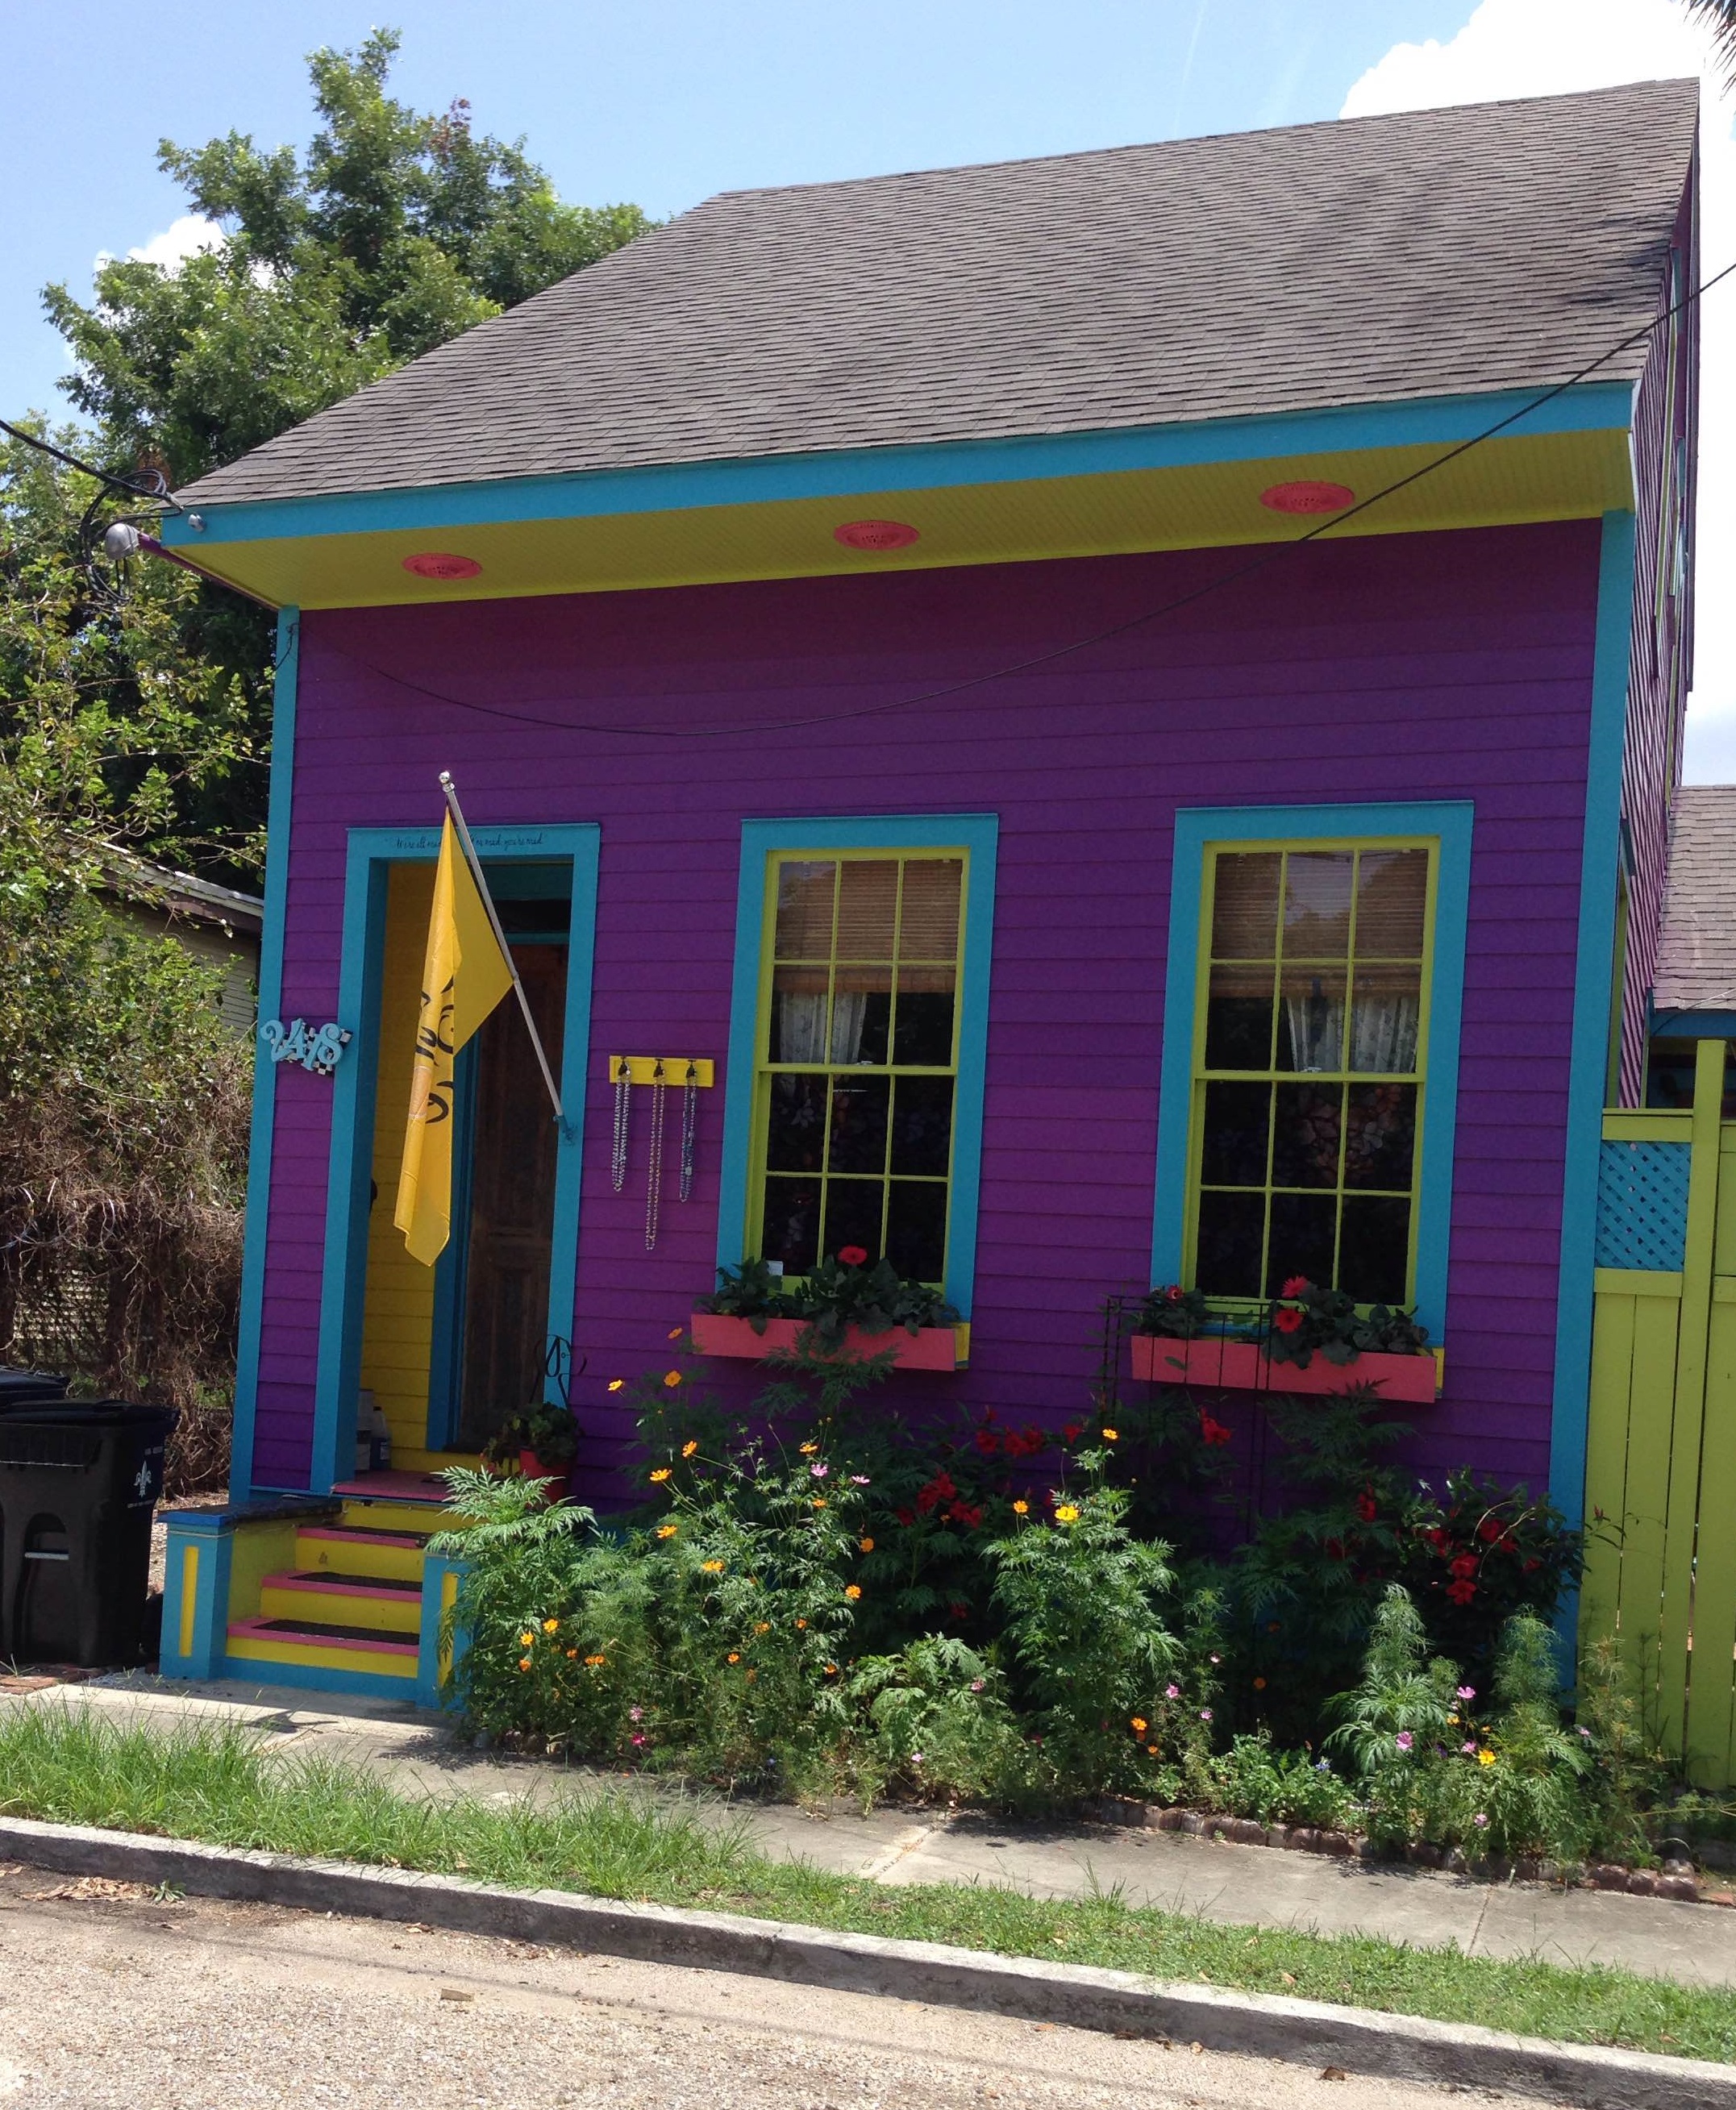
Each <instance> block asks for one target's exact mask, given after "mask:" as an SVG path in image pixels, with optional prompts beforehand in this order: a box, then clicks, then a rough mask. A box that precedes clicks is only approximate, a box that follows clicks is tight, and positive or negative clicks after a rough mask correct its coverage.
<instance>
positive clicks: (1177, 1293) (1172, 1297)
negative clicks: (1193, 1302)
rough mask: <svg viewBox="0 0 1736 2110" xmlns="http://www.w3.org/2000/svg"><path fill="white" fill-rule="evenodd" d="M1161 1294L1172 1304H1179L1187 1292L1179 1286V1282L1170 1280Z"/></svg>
mask: <svg viewBox="0 0 1736 2110" xmlns="http://www.w3.org/2000/svg"><path fill="white" fill-rule="evenodd" d="M1163 1294H1164V1296H1165V1297H1167V1299H1168V1300H1169V1302H1171V1303H1172V1304H1179V1303H1180V1302H1181V1300H1182V1298H1183V1297H1185V1296H1186V1294H1187V1292H1186V1291H1185V1289H1184V1288H1182V1287H1181V1284H1180V1283H1179V1282H1172V1283H1171V1284H1170V1285H1169V1287H1168V1288H1167V1289H1166V1290H1165V1291H1164V1293H1163Z"/></svg>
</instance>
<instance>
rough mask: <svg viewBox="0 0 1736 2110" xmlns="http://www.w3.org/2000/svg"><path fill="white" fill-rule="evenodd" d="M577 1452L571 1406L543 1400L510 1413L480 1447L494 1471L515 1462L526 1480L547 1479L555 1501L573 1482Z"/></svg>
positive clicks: (576, 1430)
mask: <svg viewBox="0 0 1736 2110" xmlns="http://www.w3.org/2000/svg"><path fill="white" fill-rule="evenodd" d="M577 1455H578V1422H577V1421H575V1420H574V1419H573V1414H572V1410H571V1409H570V1408H568V1407H564V1406H553V1405H551V1404H550V1403H549V1402H548V1401H539V1402H538V1403H537V1404H536V1405H534V1406H526V1407H521V1408H520V1409H519V1411H518V1412H517V1413H516V1414H510V1415H508V1416H507V1417H506V1419H505V1421H504V1422H502V1423H501V1426H500V1429H498V1431H497V1432H496V1433H495V1434H494V1435H493V1436H492V1437H490V1438H489V1439H488V1442H487V1444H486V1446H485V1447H483V1462H484V1464H486V1465H492V1467H493V1468H494V1469H495V1470H496V1472H503V1471H510V1469H512V1467H513V1466H514V1465H516V1466H517V1467H518V1469H519V1471H520V1472H521V1473H522V1474H524V1477H525V1478H526V1479H527V1480H546V1481H547V1482H548V1483H549V1486H548V1488H547V1490H546V1492H547V1495H548V1498H549V1500H550V1501H557V1502H558V1501H560V1500H561V1499H562V1498H563V1497H564V1496H565V1494H566V1492H567V1489H568V1487H569V1486H570V1485H571V1484H572V1479H573V1459H574V1458H575V1457H576V1456H577Z"/></svg>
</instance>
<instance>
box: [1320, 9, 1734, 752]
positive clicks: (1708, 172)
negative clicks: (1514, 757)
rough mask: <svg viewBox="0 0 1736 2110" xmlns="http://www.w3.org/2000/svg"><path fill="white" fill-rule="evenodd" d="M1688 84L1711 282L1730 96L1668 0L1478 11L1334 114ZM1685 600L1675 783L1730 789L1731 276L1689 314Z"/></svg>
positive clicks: (1379, 65) (1727, 156) (1730, 151)
mask: <svg viewBox="0 0 1736 2110" xmlns="http://www.w3.org/2000/svg"><path fill="white" fill-rule="evenodd" d="M1683 74H1697V75H1699V76H1700V79H1701V83H1702V96H1703V97H1704V101H1703V103H1702V113H1703V114H1702V122H1701V134H1700V158H1701V187H1702V206H1703V211H1702V222H1701V230H1700V264H1701V270H1702V276H1704V277H1706V278H1711V277H1712V276H1713V275H1714V274H1716V273H1717V272H1719V271H1721V270H1722V269H1724V267H1725V265H1726V264H1729V263H1730V262H1732V261H1733V260H1736V134H1733V121H1736V97H1733V96H1732V94H1731V93H1730V91H1729V88H1728V86H1727V85H1726V83H1725V74H1724V70H1723V67H1722V65H1721V63H1720V61H1718V60H1717V59H1716V57H1714V55H1713V52H1712V48H1711V34H1710V33H1709V31H1708V30H1707V29H1706V28H1705V27H1704V26H1703V25H1702V24H1701V23H1699V22H1697V21H1696V20H1693V19H1691V18H1690V17H1689V16H1688V11H1687V9H1686V7H1684V6H1683V5H1682V4H1681V0H1481V4H1480V6H1478V7H1477V8H1476V9H1475V12H1474V13H1473V14H1472V15H1471V18H1470V20H1468V21H1467V22H1466V25H1465V26H1464V28H1463V29H1461V30H1460V31H1459V33H1458V34H1457V36H1455V37H1451V38H1448V40H1447V41H1446V42H1445V43H1438V42H1437V41H1436V40H1435V38H1430V39H1429V40H1428V42H1427V43H1421V44H1394V46H1393V48H1392V49H1391V50H1390V51H1389V52H1387V53H1386V55H1385V57H1384V58H1381V59H1380V60H1379V61H1377V62H1376V64H1375V65H1373V66H1371V67H1370V68H1369V69H1368V70H1367V73H1365V74H1364V75H1362V79H1360V80H1358V81H1357V82H1356V83H1355V84H1354V85H1353V87H1352V88H1351V90H1350V93H1348V95H1347V96H1346V97H1344V108H1343V110H1342V111H1340V112H1339V115H1340V116H1344V117H1364V116H1368V115H1371V114H1372V113H1374V112H1375V111H1383V110H1421V109H1427V108H1429V107H1430V106H1433V105H1436V104H1441V103H1451V102H1495V101H1498V100H1499V99H1500V98H1501V97H1503V96H1517V95H1558V94H1561V93H1566V92H1568V91H1571V90H1573V89H1577V88H1613V87H1616V86H1617V85H1618V84H1620V83H1621V82H1623V81H1629V80H1656V79H1664V78H1667V77H1669V76H1670V75H1683ZM1700 332H1701V343H1700V354H1701V365H1700V373H1701V382H1702V388H1701V400H1700V492H1699V500H1700V504H1699V520H1698V548H1697V557H1698V576H1697V585H1698V595H1697V607H1696V618H1695V620H1696V627H1697V638H1696V641H1695V666H1694V687H1693V695H1692V697H1691V698H1690V700H1689V704H1688V776H1689V777H1692V778H1694V779H1696V780H1697V781H1700V782H1702V783H1707V782H1713V781H1720V780H1733V781H1736V592H1733V591H1732V586H1733V584H1736V278H1729V279H1726V280H1725V283H1724V284H1723V285H1721V286H1720V287H1718V288H1716V290H1715V291H1714V292H1711V293H1709V294H1708V295H1707V299H1706V304H1705V306H1704V307H1703V308H1702V310H1701V316H1700Z"/></svg>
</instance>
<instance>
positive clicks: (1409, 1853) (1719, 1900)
mask: <svg viewBox="0 0 1736 2110" xmlns="http://www.w3.org/2000/svg"><path fill="white" fill-rule="evenodd" d="M1087 1811H1088V1814H1090V1816H1092V1817H1094V1818H1095V1819H1096V1820H1097V1822H1099V1824H1118V1825H1122V1826H1125V1827H1127V1828H1128V1829H1129V1830H1131V1831H1139V1830H1142V1829H1143V1830H1145V1831H1150V1832H1186V1833H1188V1834H1189V1835H1190V1836H1191V1837H1194V1838H1196V1839H1222V1840H1224V1841H1226V1842H1227V1843H1228V1844H1229V1845H1232V1846H1274V1847H1278V1848H1280V1849H1282V1850H1285V1851H1287V1852H1289V1853H1292V1854H1330V1856H1332V1857H1333V1858H1334V1859H1337V1860H1342V1861H1366V1862H1371V1863H1376V1865H1385V1866H1387V1867H1390V1866H1392V1865H1393V1863H1395V1862H1401V1861H1402V1862H1405V1863H1408V1864H1409V1865H1410V1866H1411V1867H1412V1868H1435V1869H1441V1870H1444V1872H1446V1873H1447V1874H1448V1875H1453V1876H1469V1877H1471V1878H1472V1879H1473V1880H1476V1881H1486V1882H1502V1883H1504V1882H1507V1881H1510V1880H1511V1881H1515V1882H1521V1883H1577V1884H1581V1885H1583V1886H1585V1887H1586V1888H1587V1889H1590V1890H1625V1891H1626V1892H1627V1893H1628V1894H1629V1895H1630V1896H1632V1897H1640V1898H1675V1899H1679V1900H1681V1902H1683V1903H1684V1904H1711V1905H1736V1892H1732V1891H1730V1890H1702V1889H1701V1887H1700V1886H1699V1884H1698V1883H1697V1881H1695V1880H1694V1878H1693V1877H1692V1876H1691V1875H1681V1874H1679V1873H1677V1872H1675V1871H1674V1870H1671V1869H1668V1868H1666V1869H1655V1868H1622V1867H1620V1866H1619V1865H1618V1864H1617V1863H1614V1862H1593V1863H1592V1864H1591V1865H1590V1866H1589V1867H1588V1868H1571V1869H1570V1868H1563V1867H1561V1865H1560V1864H1559V1863H1556V1862H1553V1861H1544V1860H1539V1859H1536V1858H1534V1857H1533V1856H1531V1855H1529V1854H1525V1855H1521V1857H1520V1858H1519V1859H1517V1860H1515V1861H1504V1860H1498V1859H1493V1858H1492V1859H1489V1860H1486V1861H1468V1860H1466V1858H1465V1856H1464V1855H1463V1854H1462V1853H1460V1852H1459V1850H1458V1849H1457V1847H1453V1848H1442V1847H1439V1846H1410V1847H1407V1848H1406V1850H1405V1851H1404V1853H1403V1854H1402V1855H1401V1854H1394V1853H1391V1852H1389V1850H1387V1849H1386V1848H1385V1847H1382V1846H1376V1845H1374V1843H1373V1842H1372V1841H1370V1840H1367V1839H1363V1838H1359V1837H1358V1836H1357V1835H1356V1834H1354V1833H1353V1832H1322V1831H1316V1830H1314V1829H1312V1827H1309V1826H1307V1825H1299V1824H1262V1823H1261V1822H1260V1821H1259V1820H1258V1818H1253V1817H1214V1816H1211V1815H1209V1814H1208V1813H1203V1812H1201V1811H1199V1810H1197V1809H1172V1808H1170V1807H1169V1806H1168V1805H1167V1804H1163V1803H1156V1802H1140V1801H1139V1800H1136V1799H1135V1797H1133V1796H1131V1795H1104V1796H1101V1797H1099V1800H1097V1801H1095V1802H1094V1803H1091V1804H1088V1805H1087Z"/></svg>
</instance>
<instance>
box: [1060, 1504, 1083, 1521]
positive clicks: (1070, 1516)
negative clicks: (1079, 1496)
mask: <svg viewBox="0 0 1736 2110" xmlns="http://www.w3.org/2000/svg"><path fill="white" fill-rule="evenodd" d="M1078 1521H1079V1512H1078V1510H1077V1508H1076V1507H1075V1506H1074V1505H1073V1504H1072V1502H1058V1503H1056V1505H1055V1522H1056V1523H1057V1524H1077V1523H1078Z"/></svg>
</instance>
